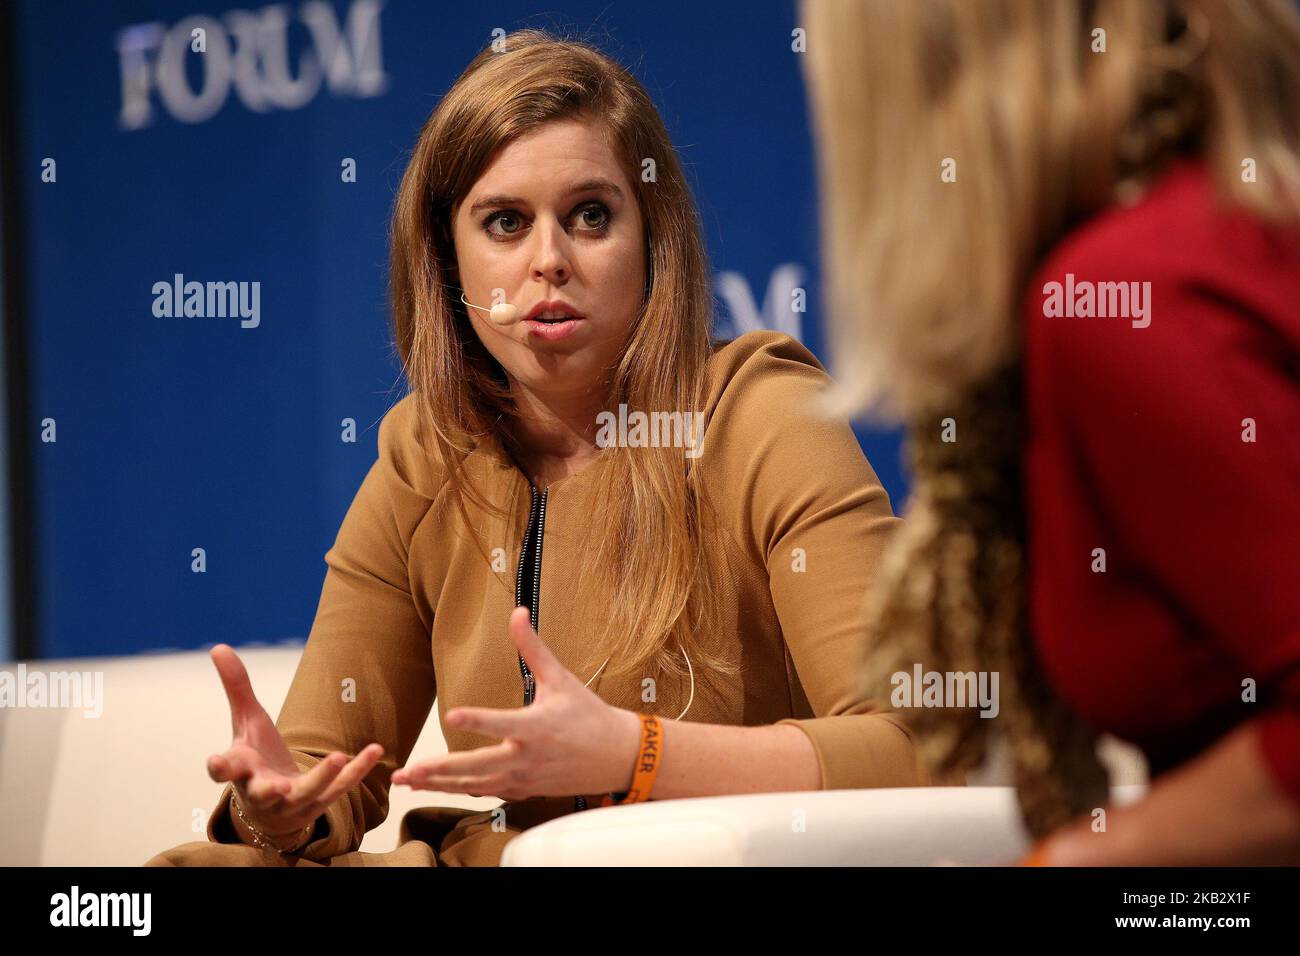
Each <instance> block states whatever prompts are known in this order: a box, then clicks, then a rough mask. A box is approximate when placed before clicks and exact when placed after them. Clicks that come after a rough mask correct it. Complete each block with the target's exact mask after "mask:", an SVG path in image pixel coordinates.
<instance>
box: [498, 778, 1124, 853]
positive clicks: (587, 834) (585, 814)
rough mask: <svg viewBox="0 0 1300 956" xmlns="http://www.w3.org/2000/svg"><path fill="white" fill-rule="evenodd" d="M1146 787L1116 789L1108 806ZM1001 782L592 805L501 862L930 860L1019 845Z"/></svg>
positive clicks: (1023, 842)
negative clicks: (628, 804) (597, 806)
mask: <svg viewBox="0 0 1300 956" xmlns="http://www.w3.org/2000/svg"><path fill="white" fill-rule="evenodd" d="M1144 791H1145V787H1141V786H1129V787H1117V788H1115V789H1114V791H1112V799H1113V800H1114V801H1115V802H1116V803H1120V804H1122V803H1127V802H1132V801H1133V800H1136V799H1138V798H1140V796H1141V794H1142V792H1144ZM1029 842H1030V841H1029V839H1028V836H1027V834H1026V832H1025V829H1024V827H1023V825H1022V824H1021V822H1020V815H1019V810H1018V808H1017V806H1016V800H1015V792H1014V791H1013V790H1012V789H1011V788H1010V787H906V788H887V789H886V788H882V789H871V790H810V791H803V792H793V793H763V794H749V795H745V796H726V797H696V798H691V799H685V800H664V801H651V802H649V803H640V804H633V805H630V806H622V807H602V808H599V809H595V810H585V811H582V812H579V813H574V814H568V815H566V816H563V817H560V818H558V819H555V820H551V821H548V822H547V823H543V824H541V825H539V826H536V827H533V828H531V829H529V830H526V831H524V832H523V833H521V834H520V835H519V836H517V837H515V838H514V839H513V840H511V841H510V843H509V844H507V845H506V849H505V853H504V855H503V857H502V860H501V865H502V866H929V865H931V864H934V863H939V862H944V861H951V862H954V863H961V864H1001V863H1010V862H1013V861H1014V860H1015V859H1016V858H1018V857H1019V856H1020V855H1021V854H1023V853H1024V852H1025V851H1026V850H1027V849H1028V847H1029Z"/></svg>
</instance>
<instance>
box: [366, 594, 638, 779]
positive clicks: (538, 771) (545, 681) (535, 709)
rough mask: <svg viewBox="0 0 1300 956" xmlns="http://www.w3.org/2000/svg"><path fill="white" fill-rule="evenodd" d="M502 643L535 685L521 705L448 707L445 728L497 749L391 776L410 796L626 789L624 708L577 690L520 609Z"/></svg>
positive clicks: (629, 734) (634, 733)
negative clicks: (492, 740) (486, 740)
mask: <svg viewBox="0 0 1300 956" xmlns="http://www.w3.org/2000/svg"><path fill="white" fill-rule="evenodd" d="M510 637H511V638H512V639H513V640H514V642H515V646H516V647H517V648H518V649H519V653H520V654H521V655H522V656H523V658H524V660H525V661H526V662H527V664H528V667H529V669H530V670H532V672H533V676H534V677H535V678H536V679H537V696H536V697H535V698H534V700H533V702H532V703H531V704H529V705H528V706H527V707H517V708H514V709H511V710H500V709H494V708H489V707H456V708H454V709H452V710H450V711H448V712H447V714H446V717H445V719H446V723H447V726H448V727H455V728H456V729H458V730H472V731H475V732H476V733H480V734H484V735H485V736H489V737H498V738H500V739H501V743H499V744H495V745H493V746H489V747H479V748H478V749H476V750H468V751H462V752H460V753H450V754H442V755H440V756H437V757H433V758H430V759H426V760H421V761H418V762H416V763H413V764H408V765H407V766H405V767H403V768H401V769H400V770H398V771H396V772H394V774H393V776H392V782H393V783H394V784H406V785H408V786H410V787H412V788H414V789H416V790H441V791H444V792H447V793H468V794H470V795H471V796H480V795H484V794H491V795H494V796H499V797H501V798H502V799H503V800H523V799H526V798H528V797H535V796H561V795H568V794H583V793H603V792H607V791H617V790H626V789H627V788H628V786H629V785H630V783H631V780H632V769H633V764H634V762H635V760H636V752H637V746H638V744H639V742H640V739H641V729H640V728H641V724H640V721H639V720H638V719H637V716H636V714H634V713H632V711H630V710H621V709H619V708H617V707H611V706H610V705H609V704H606V703H605V702H604V701H603V700H601V699H600V698H599V697H598V696H597V695H596V694H595V693H594V692H592V691H591V690H589V689H588V688H587V687H584V686H583V684H582V682H581V681H580V680H578V678H577V677H575V676H574V675H573V674H572V673H570V672H569V671H568V670H566V669H565V668H564V665H562V664H561V663H560V662H559V661H558V660H557V659H556V658H555V655H554V654H552V653H551V651H550V648H548V647H547V646H546V645H545V644H543V643H542V639H541V638H540V637H538V636H537V632H536V631H534V630H533V628H532V626H531V624H530V623H529V615H528V609H527V608H525V607H517V608H515V610H514V613H513V614H511V615H510Z"/></svg>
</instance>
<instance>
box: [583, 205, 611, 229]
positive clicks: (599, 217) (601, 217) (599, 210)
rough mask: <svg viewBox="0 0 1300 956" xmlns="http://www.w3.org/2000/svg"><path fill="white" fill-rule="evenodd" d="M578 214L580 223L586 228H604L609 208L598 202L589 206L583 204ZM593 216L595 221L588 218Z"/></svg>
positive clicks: (606, 223)
mask: <svg viewBox="0 0 1300 956" xmlns="http://www.w3.org/2000/svg"><path fill="white" fill-rule="evenodd" d="M578 215H579V217H580V218H581V220H582V224H583V225H584V226H586V227H587V228H588V229H604V228H605V227H606V226H608V225H609V210H608V209H607V208H605V207H604V206H603V205H601V204H600V203H592V204H591V205H590V206H584V207H583V209H582V212H580V213H579V214H578ZM593 216H594V217H595V219H596V221H595V222H593V221H592V219H591V218H589V217H593Z"/></svg>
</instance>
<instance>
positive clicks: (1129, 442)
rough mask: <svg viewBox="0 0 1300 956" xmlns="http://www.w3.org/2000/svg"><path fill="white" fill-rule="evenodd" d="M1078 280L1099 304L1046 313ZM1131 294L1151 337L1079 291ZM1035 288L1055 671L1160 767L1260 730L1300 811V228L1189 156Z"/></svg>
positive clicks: (1072, 699)
mask: <svg viewBox="0 0 1300 956" xmlns="http://www.w3.org/2000/svg"><path fill="white" fill-rule="evenodd" d="M1067 273H1071V274H1073V277H1074V278H1073V293H1074V295H1073V298H1074V300H1075V302H1076V303H1077V304H1078V305H1079V306H1080V308H1077V309H1075V310H1074V314H1070V313H1066V314H1064V315H1060V316H1058V317H1048V316H1046V315H1045V313H1044V302H1045V299H1047V298H1048V296H1047V295H1045V294H1044V284H1045V283H1049V282H1052V281H1058V282H1061V283H1062V284H1063V286H1065V284H1066V283H1067V281H1068V280H1067V279H1066V274H1067ZM1133 281H1137V282H1150V311H1149V313H1147V314H1148V315H1149V317H1150V324H1149V325H1147V326H1146V327H1145V328H1142V327H1135V325H1134V322H1135V321H1136V322H1138V323H1139V325H1141V324H1142V323H1143V322H1144V321H1145V320H1144V319H1140V318H1138V319H1133V318H1087V317H1083V316H1081V315H1079V314H1078V313H1079V312H1083V311H1085V310H1086V305H1087V303H1086V302H1083V301H1082V298H1081V297H1082V296H1083V295H1084V293H1083V291H1082V290H1083V289H1084V288H1086V287H1085V286H1081V283H1094V282H1095V283H1102V282H1133ZM1068 289H1069V287H1068V286H1065V288H1064V289H1063V292H1064V291H1068ZM1050 291H1052V290H1049V292H1050ZM1026 294H1027V297H1026V299H1025V302H1024V308H1023V315H1024V319H1025V321H1024V335H1025V354H1026V359H1025V376H1026V377H1025V389H1026V402H1027V405H1028V418H1029V436H1028V443H1027V446H1026V450H1025V481H1026V485H1027V502H1028V505H1027V507H1028V514H1027V517H1028V522H1029V568H1030V572H1029V616H1030V622H1031V627H1032V631H1033V635H1034V641H1035V646H1036V648H1037V650H1038V653H1039V655H1040V659H1041V661H1042V665H1043V667H1044V669H1045V672H1046V674H1047V677H1048V679H1049V680H1050V681H1051V683H1052V685H1053V686H1054V687H1055V688H1056V690H1057V691H1058V693H1060V694H1061V695H1062V696H1063V698H1064V699H1065V700H1066V701H1067V702H1068V703H1069V704H1070V705H1071V706H1072V707H1073V708H1074V709H1075V710H1076V711H1077V712H1078V713H1079V714H1080V715H1081V716H1082V717H1083V718H1084V719H1085V720H1087V721H1088V722H1089V723H1091V724H1092V725H1093V726H1094V727H1095V728H1096V729H1097V730H1099V731H1107V732H1110V733H1112V734H1114V735H1116V736H1118V737H1120V738H1122V739H1126V740H1129V741H1131V742H1133V743H1135V744H1137V745H1138V746H1140V747H1141V748H1142V749H1143V750H1144V751H1145V752H1146V754H1147V757H1148V759H1149V761H1150V764H1151V771H1152V774H1153V775H1155V774H1158V773H1161V772H1163V771H1165V770H1167V769H1169V768H1170V767H1172V766H1174V765H1175V764H1178V763H1181V762H1183V761H1185V760H1187V759H1189V758H1191V757H1193V756H1195V755H1196V754H1198V753H1200V752H1201V751H1203V750H1205V749H1207V748H1208V747H1210V746H1211V745H1213V744H1214V742H1215V741H1216V740H1217V739H1219V738H1220V737H1221V736H1223V735H1224V734H1225V733H1226V732H1227V731H1229V730H1230V729H1232V728H1233V727H1235V726H1237V725H1238V724H1241V723H1243V722H1246V721H1254V722H1255V723H1256V726H1257V727H1258V728H1259V741H1260V747H1261V750H1262V753H1263V757H1264V760H1265V762H1266V764H1267V766H1268V767H1269V768H1270V769H1271V770H1272V772H1273V774H1274V776H1275V778H1276V780H1277V782H1278V784H1279V786H1280V787H1281V788H1282V789H1283V790H1284V791H1285V792H1286V793H1287V794H1289V795H1290V797H1291V798H1292V799H1293V800H1294V801H1295V802H1296V803H1297V804H1300V231H1284V230H1281V229H1278V228H1276V227H1268V226H1265V225H1264V224H1262V223H1260V222H1259V221H1257V220H1255V219H1252V218H1250V217H1248V216H1247V215H1245V214H1243V213H1240V212H1229V211H1227V210H1225V209H1224V208H1223V207H1221V206H1218V205H1217V201H1216V200H1215V198H1214V196H1213V193H1212V186H1211V183H1210V181H1209V179H1208V177H1207V175H1206V173H1205V171H1204V170H1203V169H1202V168H1201V167H1200V166H1199V165H1194V164H1191V163H1183V164H1180V165H1178V166H1176V167H1175V168H1174V169H1173V170H1172V171H1171V172H1170V173H1169V174H1168V175H1166V176H1165V177H1164V178H1163V179H1162V180H1161V181H1160V182H1159V183H1157V184H1156V186H1155V187H1154V188H1153V189H1152V190H1151V191H1150V192H1149V193H1148V194H1147V195H1146V196H1145V197H1144V198H1143V200H1142V201H1141V202H1140V203H1138V204H1137V205H1136V206H1133V207H1130V208H1120V207H1115V208H1112V209H1109V210H1107V211H1105V212H1104V213H1101V214H1099V215H1097V216H1095V217H1094V218H1092V219H1091V220H1089V221H1087V222H1086V223H1084V224H1083V225H1082V226H1081V227H1080V228H1079V229H1077V230H1076V231H1074V232H1072V233H1071V234H1070V235H1068V236H1067V237H1066V239H1065V240H1064V241H1063V242H1062V243H1061V244H1060V245H1058V246H1057V247H1056V248H1055V249H1054V250H1053V251H1052V252H1051V254H1050V255H1049V256H1048V257H1047V259H1046V261H1045V262H1044V263H1043V265H1042V267H1041V268H1040V270H1039V271H1038V273H1037V274H1036V275H1035V277H1034V279H1033V280H1032V281H1031V283H1030V286H1029V288H1028V290H1027V293H1026ZM1103 297H1104V298H1107V299H1108V300H1109V296H1103ZM1141 303H1142V304H1143V305H1145V304H1146V299H1145V297H1144V298H1143V299H1142V300H1141ZM1117 304H1120V305H1122V302H1119V303H1117ZM1131 309H1132V303H1130V310H1131ZM1112 314H1113V312H1112ZM1247 419H1249V420H1250V421H1245V420H1247ZM1252 423H1253V424H1252ZM1252 430H1253V436H1254V441H1253V442H1252V441H1244V440H1243V436H1245V437H1246V438H1250V437H1251V431H1252ZM1097 548H1101V549H1104V551H1105V555H1104V559H1105V571H1104V572H1098V571H1094V570H1093V568H1094V565H1095V564H1096V563H1097V561H1098V559H1097V558H1096V557H1094V553H1093V552H1094V549H1097ZM1247 679H1250V680H1253V681H1254V686H1255V688H1256V700H1255V701H1254V702H1249V701H1245V700H1243V699H1242V698H1243V695H1244V694H1246V689H1245V688H1244V687H1243V682H1244V681H1246V680H1247Z"/></svg>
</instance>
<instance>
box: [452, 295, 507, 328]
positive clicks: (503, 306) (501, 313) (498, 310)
mask: <svg viewBox="0 0 1300 956" xmlns="http://www.w3.org/2000/svg"><path fill="white" fill-rule="evenodd" d="M460 301H462V302H464V303H465V304H466V305H467V306H469V307H470V308H471V309H478V310H479V311H480V312H486V313H487V314H488V318H489V319H491V320H492V321H493V322H495V323H496V324H497V325H514V324H515V323H516V322H518V321H519V310H518V309H517V308H515V307H514V306H513V305H511V304H510V303H509V302H499V303H497V304H496V305H494V306H492V308H490V309H485V308H483V306H481V305H475V304H474V303H473V302H470V301H469V300H468V299H466V298H465V293H464V292H462V293H461V294H460Z"/></svg>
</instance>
